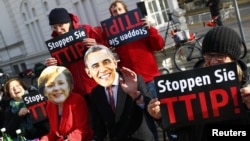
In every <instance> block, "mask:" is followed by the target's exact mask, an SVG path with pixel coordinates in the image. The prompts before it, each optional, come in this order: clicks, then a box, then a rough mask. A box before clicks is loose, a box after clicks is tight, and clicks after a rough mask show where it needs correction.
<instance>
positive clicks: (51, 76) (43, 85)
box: [38, 66, 93, 141]
mask: <svg viewBox="0 0 250 141" xmlns="http://www.w3.org/2000/svg"><path fill="white" fill-rule="evenodd" d="M73 86H74V81H73V78H72V74H71V73H70V71H69V70H68V69H67V68H65V67H63V66H49V67H47V68H45V69H44V70H43V71H42V73H41V75H40V77H39V78H38V88H39V90H40V91H41V92H42V93H43V94H44V95H45V96H46V97H47V98H48V103H47V106H46V110H47V113H48V118H49V122H50V131H49V134H47V135H45V136H43V137H42V138H41V141H64V140H69V141H90V140H91V138H92V134H93V133H92V132H93V131H92V129H91V128H90V126H89V123H88V108H87V105H86V102H85V99H84V98H83V97H82V96H80V95H79V94H78V93H75V92H72V89H73Z"/></svg>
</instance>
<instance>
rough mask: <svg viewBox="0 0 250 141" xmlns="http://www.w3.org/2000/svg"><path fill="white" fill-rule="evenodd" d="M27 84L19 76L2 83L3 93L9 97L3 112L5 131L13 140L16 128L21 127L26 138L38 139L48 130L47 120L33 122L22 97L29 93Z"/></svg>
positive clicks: (15, 138)
mask: <svg viewBox="0 0 250 141" xmlns="http://www.w3.org/2000/svg"><path fill="white" fill-rule="evenodd" d="M27 88H28V87H27V85H26V84H25V83H24V81H22V80H21V79H20V78H11V79H9V80H8V81H7V82H6V83H5V85H4V93H5V94H6V95H7V96H8V97H9V98H10V100H9V104H8V106H6V109H5V112H4V125H3V127H5V128H6V133H7V134H9V135H10V137H11V138H12V139H13V140H14V141H15V140H17V135H16V130H17V129H21V131H22V133H23V134H24V136H25V138H27V139H28V140H33V139H38V138H40V137H41V136H43V135H45V134H47V133H48V131H49V122H48V120H46V119H45V120H44V121H41V122H38V123H35V124H33V122H32V117H31V114H30V110H29V109H28V108H27V107H26V105H25V103H24V100H23V99H22V97H23V96H24V95H26V94H29V93H30V92H31V91H28V90H27Z"/></svg>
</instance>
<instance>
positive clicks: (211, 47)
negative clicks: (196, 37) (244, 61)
mask: <svg viewBox="0 0 250 141" xmlns="http://www.w3.org/2000/svg"><path fill="white" fill-rule="evenodd" d="M241 45H242V40H241V38H240V36H239V35H238V33H237V32H236V31H234V30H233V29H231V28H229V27H225V26H218V27H215V28H213V29H211V30H210V31H208V32H207V34H206V35H205V37H204V39H203V43H202V54H204V53H207V52H217V53H226V54H228V55H229V56H230V57H232V58H233V59H235V60H238V59H239V58H240V55H241V49H240V48H241Z"/></svg>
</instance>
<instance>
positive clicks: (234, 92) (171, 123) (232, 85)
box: [155, 63, 243, 128]
mask: <svg viewBox="0 0 250 141" xmlns="http://www.w3.org/2000/svg"><path fill="white" fill-rule="evenodd" d="M155 85H156V90H157V93H158V98H159V100H160V102H161V105H160V108H161V115H162V122H163V127H164V128H168V127H179V126H185V125H193V124H194V123H198V122H215V121H223V120H227V119H233V118H239V116H242V112H241V111H242V110H243V104H241V103H242V102H241V98H240V94H239V93H240V92H239V88H240V83H239V80H238V74H237V67H236V63H227V64H222V65H216V66H211V67H204V68H199V69H193V70H189V71H183V72H178V73H173V74H167V75H162V76H159V77H155Z"/></svg>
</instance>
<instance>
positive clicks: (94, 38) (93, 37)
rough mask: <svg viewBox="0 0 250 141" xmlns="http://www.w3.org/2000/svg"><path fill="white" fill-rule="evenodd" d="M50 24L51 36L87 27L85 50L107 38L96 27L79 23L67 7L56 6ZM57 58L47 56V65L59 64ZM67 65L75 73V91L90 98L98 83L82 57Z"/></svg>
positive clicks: (51, 13)
mask: <svg viewBox="0 0 250 141" xmlns="http://www.w3.org/2000/svg"><path fill="white" fill-rule="evenodd" d="M48 17H49V25H50V26H51V28H52V30H53V32H52V34H51V36H52V37H53V38H54V37H57V36H60V35H62V34H65V33H67V32H69V31H70V30H73V29H77V28H80V27H83V28H84V29H85V32H86V35H87V38H85V39H83V41H82V43H83V44H84V47H85V51H86V50H87V49H88V48H90V47H91V46H93V45H96V44H105V43H106V40H104V39H102V37H101V36H100V33H98V31H97V30H95V28H92V27H91V26H90V25H87V24H79V19H78V17H77V16H76V15H74V14H72V13H69V12H68V11H67V10H66V9H65V8H54V9H52V10H51V11H50V13H49V16H48ZM57 63H58V62H57V60H56V59H55V58H53V57H51V58H47V59H46V60H45V65H46V66H52V65H57ZM65 67H67V68H68V69H69V70H70V72H71V73H72V75H73V79H74V82H75V86H74V88H73V92H76V93H78V94H81V95H83V96H85V98H86V99H88V98H87V97H88V95H89V94H90V92H91V89H92V88H93V87H95V86H96V85H97V84H96V82H95V81H94V80H92V79H90V78H89V77H88V76H87V75H86V73H85V71H82V70H84V69H85V65H84V63H83V60H82V59H80V60H78V61H76V62H73V63H71V64H68V65H67V66H65Z"/></svg>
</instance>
